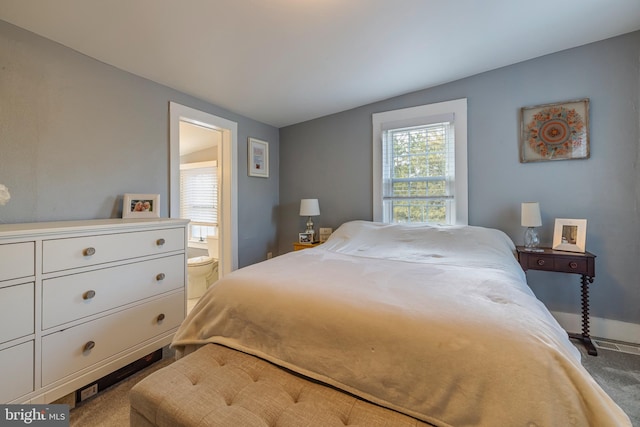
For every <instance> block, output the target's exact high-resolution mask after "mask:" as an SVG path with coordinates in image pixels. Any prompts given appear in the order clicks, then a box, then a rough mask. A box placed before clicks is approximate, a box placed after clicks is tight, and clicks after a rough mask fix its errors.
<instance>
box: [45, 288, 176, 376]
mask: <svg viewBox="0 0 640 427" xmlns="http://www.w3.org/2000/svg"><path fill="white" fill-rule="evenodd" d="M184 314H185V313H184V292H178V293H175V294H171V295H167V296H166V297H163V298H159V299H157V300H154V301H150V302H148V303H146V304H143V305H139V306H136V307H132V308H129V309H126V310H123V311H120V312H118V313H114V314H111V315H108V316H105V317H102V318H100V319H96V320H92V321H90V322H87V323H83V324H82V325H79V326H74V327H72V328H69V329H65V330H63V331H60V332H56V333H53V334H50V335H47V336H45V337H43V338H42V354H43V358H42V385H43V386H46V385H48V384H51V383H53V382H55V381H57V380H59V379H62V378H64V377H66V376H68V375H72V374H74V373H76V372H79V371H81V370H82V369H84V368H87V367H89V366H91V365H94V364H97V363H100V362H101V361H103V360H105V359H107V358H108V357H111V356H113V355H115V354H118V353H120V352H123V351H125V350H127V349H128V348H130V347H133V346H135V345H138V344H140V343H142V342H144V341H146V340H148V339H151V338H153V337H155V336H158V335H161V334H163V333H166V332H169V331H171V330H172V329H174V328H177V327H178V326H179V325H180V323H181V322H182V320H183V319H184ZM160 317H163V319H162V320H159V318H160Z"/></svg>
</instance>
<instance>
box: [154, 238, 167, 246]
mask: <svg viewBox="0 0 640 427" xmlns="http://www.w3.org/2000/svg"><path fill="white" fill-rule="evenodd" d="M164 244H165V240H164V239H158V240H156V245H158V246H162V245H164Z"/></svg>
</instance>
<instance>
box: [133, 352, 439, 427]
mask: <svg viewBox="0 0 640 427" xmlns="http://www.w3.org/2000/svg"><path fill="white" fill-rule="evenodd" d="M130 403H131V418H130V420H131V421H130V423H131V426H140V427H142V426H158V427H165V426H166V427H175V426H222V427H238V426H247V427H252V426H261V427H264V426H278V427H299V426H314V427H322V426H363V427H365V426H366V427H375V426H390V427H391V426H393V427H405V426H406V427H409V426H428V425H429V424H426V423H424V422H422V421H418V420H416V419H414V418H411V417H408V416H406V415H402V414H400V413H398V412H395V411H392V410H390V409H385V408H382V407H380V406H377V405H375V404H372V403H369V402H367V401H364V400H361V399H358V398H357V397H354V396H352V395H350V394H347V393H343V392H340V391H338V390H336V389H334V388H332V387H328V386H325V385H322V384H319V383H317V382H314V381H312V380H308V379H304V378H302V377H300V376H298V375H296V374H293V373H291V372H289V371H286V370H284V369H281V368H278V367H276V366H274V365H272V364H270V363H268V362H266V361H264V360H262V359H259V358H257V357H254V356H250V355H248V354H245V353H241V352H239V351H235V350H231V349H229V348H227V347H224V346H220V345H216V344H208V345H205V346H203V347H201V348H200V349H198V350H197V351H195V352H193V353H191V354H189V355H187V356H185V357H183V358H181V359H179V360H177V361H176V362H174V363H172V364H171V365H169V366H167V367H165V368H163V369H161V370H159V371H156V372H154V373H153V374H151V375H149V376H148V377H147V378H145V379H144V380H142V381H141V382H139V383H138V384H137V385H136V386H135V387H133V389H132V390H131V394H130Z"/></svg>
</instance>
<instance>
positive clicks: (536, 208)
mask: <svg viewBox="0 0 640 427" xmlns="http://www.w3.org/2000/svg"><path fill="white" fill-rule="evenodd" d="M521 220H522V226H523V227H540V226H541V225H542V218H541V217H540V203H538V202H524V203H523V204H522V219H521Z"/></svg>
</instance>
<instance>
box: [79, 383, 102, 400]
mask: <svg viewBox="0 0 640 427" xmlns="http://www.w3.org/2000/svg"><path fill="white" fill-rule="evenodd" d="M96 394H98V384H91V385H90V386H89V387H87V388H85V389H84V390H82V391H81V392H80V402H82V401H83V400H87V399H88V398H90V397H91V396H95V395H96Z"/></svg>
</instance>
